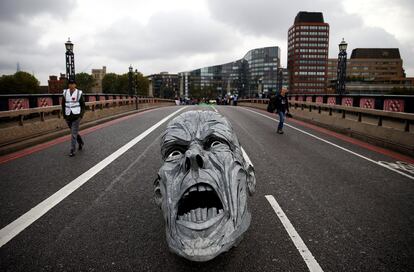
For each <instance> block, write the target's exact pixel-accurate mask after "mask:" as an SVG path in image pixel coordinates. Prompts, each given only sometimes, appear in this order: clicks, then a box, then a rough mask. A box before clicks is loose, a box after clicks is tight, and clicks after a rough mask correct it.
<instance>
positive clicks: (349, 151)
mask: <svg viewBox="0 0 414 272" xmlns="http://www.w3.org/2000/svg"><path fill="white" fill-rule="evenodd" d="M240 108H242V109H244V110H247V111H250V112H253V113H255V114H258V115H260V116H263V117H266V118H268V119H270V120H272V121H276V122H279V121H278V120H277V119H275V118H272V117H269V116H267V115H264V114H261V113H260V112H256V111H254V110H250V109H246V108H244V107H240ZM285 126H287V127H290V128H293V129H295V130H297V131H299V132H302V133H304V134H306V135H308V136H311V137H313V138H315V139H317V140H320V141H322V142H325V143H327V144H330V145H332V146H334V147H336V148H339V149H341V150H343V151H346V152H348V153H351V154H353V155H355V156H358V157H360V158H362V159H364V160H367V161H369V162H372V163H375V164H376V165H379V166H381V167H384V168H387V169H389V170H391V171H393V172H396V173H398V174H400V175H403V176H405V177H407V178H409V179H412V180H414V177H413V176H410V175H408V174H406V173H404V172H401V171H399V170H397V169H394V168H392V167H390V166H388V165H385V164H382V163H380V162H377V161H374V160H373V159H370V158H368V157H365V156H363V155H361V154H358V153H356V152H354V151H351V150H349V149H346V148H345V147H342V146H339V145H337V144H334V143H332V142H330V141H328V140H325V139H322V138H320V137H318V136H316V135H313V134H311V133H309V132H307V131H304V130H302V129H300V128H297V127H294V126H292V125H289V124H286V123H285Z"/></svg>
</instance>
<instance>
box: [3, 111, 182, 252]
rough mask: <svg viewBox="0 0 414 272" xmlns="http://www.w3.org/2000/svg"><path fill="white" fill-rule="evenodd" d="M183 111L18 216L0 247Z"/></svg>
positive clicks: (153, 127) (151, 128)
mask: <svg viewBox="0 0 414 272" xmlns="http://www.w3.org/2000/svg"><path fill="white" fill-rule="evenodd" d="M183 109H184V107H183V108H180V109H179V110H176V111H175V112H173V113H171V114H170V115H168V116H167V117H165V118H163V119H162V120H161V121H159V122H158V123H156V124H155V125H153V126H152V127H150V128H149V129H147V130H146V131H144V132H143V133H141V134H140V135H138V136H137V137H135V138H134V139H132V140H131V141H129V142H128V143H127V144H125V145H124V146H122V147H121V148H119V149H118V150H117V151H115V152H114V153H112V154H111V155H109V156H108V157H106V158H105V159H104V160H102V161H101V162H99V163H98V164H96V165H95V166H93V167H92V168H91V169H89V170H88V171H86V172H85V173H83V174H82V175H80V176H79V177H77V178H76V179H74V180H73V181H71V182H70V183H69V184H67V185H66V186H65V187H63V188H62V189H60V190H59V191H57V192H56V193H54V194H53V195H51V196H50V197H48V198H47V199H45V200H43V201H42V202H41V203H39V204H38V205H37V206H36V207H34V208H32V209H31V210H29V211H28V212H26V213H25V214H23V215H22V216H20V217H19V218H17V219H16V220H14V221H13V222H11V223H10V224H8V225H7V226H5V227H4V228H2V229H1V230H0V247H2V246H3V245H5V244H6V243H7V242H9V241H10V240H11V239H13V238H14V237H15V236H16V235H18V234H19V233H20V232H21V231H23V230H24V229H25V228H27V227H28V226H30V225H31V224H32V223H34V222H35V221H36V220H37V219H39V218H40V217H42V216H43V215H44V214H46V213H47V212H48V211H49V210H50V209H52V208H53V207H54V206H56V205H57V204H59V203H60V202H61V201H62V200H64V199H65V198H66V197H68V196H69V195H70V194H72V193H73V192H74V191H75V190H77V189H78V188H79V187H81V186H82V185H83V184H85V183H86V182H87V181H88V180H90V179H91V178H92V177H93V176H95V175H96V174H97V173H99V172H100V171H101V170H102V169H104V168H105V167H106V166H108V165H109V164H110V163H112V162H113V161H114V160H116V159H117V158H118V157H120V156H121V155H122V154H124V153H125V152H126V151H128V150H129V149H130V148H131V147H133V146H134V145H135V144H137V143H139V142H140V141H141V140H142V139H144V138H145V137H146V136H148V134H150V133H151V132H153V131H154V130H155V129H157V128H158V127H159V126H161V125H162V124H163V123H165V122H166V121H167V120H168V119H170V118H171V117H172V116H174V115H175V114H176V113H178V112H180V111H182V110H183Z"/></svg>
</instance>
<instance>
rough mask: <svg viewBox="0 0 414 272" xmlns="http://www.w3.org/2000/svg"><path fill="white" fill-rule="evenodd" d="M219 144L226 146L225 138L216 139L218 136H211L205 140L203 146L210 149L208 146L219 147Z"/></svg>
mask: <svg viewBox="0 0 414 272" xmlns="http://www.w3.org/2000/svg"><path fill="white" fill-rule="evenodd" d="M220 146H222V147H228V146H229V144H228V143H227V142H226V141H225V140H222V139H218V138H211V139H209V140H208V141H207V142H206V144H205V146H204V148H205V149H210V148H215V147H220Z"/></svg>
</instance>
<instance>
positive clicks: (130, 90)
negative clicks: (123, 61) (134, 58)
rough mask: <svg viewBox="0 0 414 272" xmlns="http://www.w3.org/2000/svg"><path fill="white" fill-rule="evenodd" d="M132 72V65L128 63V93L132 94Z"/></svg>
mask: <svg viewBox="0 0 414 272" xmlns="http://www.w3.org/2000/svg"><path fill="white" fill-rule="evenodd" d="M132 72H133V68H132V65H129V72H128V95H129V96H132V95H133V93H132Z"/></svg>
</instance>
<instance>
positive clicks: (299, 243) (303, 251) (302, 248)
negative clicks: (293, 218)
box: [265, 195, 323, 272]
mask: <svg viewBox="0 0 414 272" xmlns="http://www.w3.org/2000/svg"><path fill="white" fill-rule="evenodd" d="M265 197H266V199H267V201H269V203H270V205H271V206H272V208H273V210H274V211H275V213H276V215H277V217H279V220H280V221H281V222H282V224H283V226H284V227H285V229H286V231H287V233H288V234H289V236H290V239H292V241H293V243H294V244H295V246H296V248H297V250H298V251H299V253H300V255H301V256H302V258H303V260H304V261H305V263H306V265H307V266H308V268H309V271H311V272H323V270H322V268H321V267H320V265H319V263H318V262H317V261H316V259H315V257H313V255H312V252H310V251H309V249H308V247H307V246H306V244H305V243H304V242H303V240H302V238H301V237H300V236H299V234H298V233H297V231H296V230H295V228H294V227H293V225H292V223H290V220H289V218H287V216H286V214H285V213H284V212H283V210H282V208H281V207H280V206H279V203H277V201H276V199H275V198H274V197H273V196H272V195H266V196H265Z"/></svg>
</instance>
